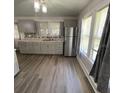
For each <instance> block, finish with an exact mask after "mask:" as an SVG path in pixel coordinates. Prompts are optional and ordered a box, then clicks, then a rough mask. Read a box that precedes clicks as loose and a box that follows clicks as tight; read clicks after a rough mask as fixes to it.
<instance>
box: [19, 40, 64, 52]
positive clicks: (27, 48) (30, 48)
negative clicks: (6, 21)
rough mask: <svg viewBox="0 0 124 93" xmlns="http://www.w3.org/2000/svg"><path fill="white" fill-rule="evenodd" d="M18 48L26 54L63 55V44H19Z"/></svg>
mask: <svg viewBox="0 0 124 93" xmlns="http://www.w3.org/2000/svg"><path fill="white" fill-rule="evenodd" d="M19 48H20V52H21V53H28V54H63V42H21V43H20V46H19Z"/></svg>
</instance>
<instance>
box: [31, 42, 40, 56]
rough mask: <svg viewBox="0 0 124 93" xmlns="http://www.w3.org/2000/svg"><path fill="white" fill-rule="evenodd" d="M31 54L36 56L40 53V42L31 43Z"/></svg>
mask: <svg viewBox="0 0 124 93" xmlns="http://www.w3.org/2000/svg"><path fill="white" fill-rule="evenodd" d="M32 52H33V53H36V54H39V53H40V42H32Z"/></svg>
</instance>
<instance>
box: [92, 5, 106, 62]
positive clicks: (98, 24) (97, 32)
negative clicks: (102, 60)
mask: <svg viewBox="0 0 124 93" xmlns="http://www.w3.org/2000/svg"><path fill="white" fill-rule="evenodd" d="M107 11H108V7H106V8H104V9H102V10H100V11H98V12H97V13H96V17H95V26H94V30H93V31H94V32H93V41H92V48H91V50H90V58H91V59H92V60H93V61H94V60H95V58H96V54H97V51H98V48H99V44H100V39H101V36H102V32H103V28H104V24H105V21H106V16H107Z"/></svg>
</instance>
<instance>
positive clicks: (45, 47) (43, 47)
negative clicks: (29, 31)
mask: <svg viewBox="0 0 124 93" xmlns="http://www.w3.org/2000/svg"><path fill="white" fill-rule="evenodd" d="M48 49H49V46H48V44H46V43H41V44H40V52H41V53H42V54H48V52H49V50H48Z"/></svg>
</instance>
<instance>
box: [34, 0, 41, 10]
mask: <svg viewBox="0 0 124 93" xmlns="http://www.w3.org/2000/svg"><path fill="white" fill-rule="evenodd" d="M34 9H35V12H39V11H40V2H39V0H35V1H34Z"/></svg>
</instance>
